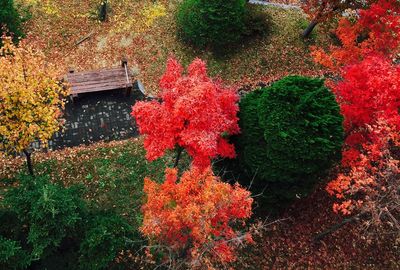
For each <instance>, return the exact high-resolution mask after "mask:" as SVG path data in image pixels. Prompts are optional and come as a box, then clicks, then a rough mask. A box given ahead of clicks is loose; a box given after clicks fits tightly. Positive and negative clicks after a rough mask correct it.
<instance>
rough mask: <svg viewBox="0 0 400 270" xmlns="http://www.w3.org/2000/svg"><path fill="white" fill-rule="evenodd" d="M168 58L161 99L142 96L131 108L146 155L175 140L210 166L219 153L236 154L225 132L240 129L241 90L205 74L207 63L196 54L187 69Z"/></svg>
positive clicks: (151, 157)
mask: <svg viewBox="0 0 400 270" xmlns="http://www.w3.org/2000/svg"><path fill="white" fill-rule="evenodd" d="M182 72H183V68H182V66H181V65H180V64H179V63H178V61H177V60H175V59H169V60H168V64H167V70H166V72H165V74H164V76H163V77H162V78H161V81H160V87H161V89H162V93H161V94H160V96H159V97H160V98H161V100H162V101H161V102H158V101H151V102H138V103H137V104H136V105H135V106H134V107H133V111H132V116H134V117H135V119H136V122H137V124H138V126H139V131H140V133H141V134H144V135H145V142H144V145H145V148H146V150H147V158H148V159H149V160H154V159H156V158H159V157H161V156H162V155H163V154H164V152H165V151H166V150H167V149H174V147H175V146H180V147H183V148H185V149H186V150H187V151H188V153H189V154H190V155H191V156H192V157H193V159H194V160H193V162H194V164H195V165H196V166H199V167H203V168H205V167H207V166H209V165H210V160H211V159H212V158H215V157H216V156H218V155H219V156H222V157H230V158H233V157H235V150H234V147H233V145H231V144H229V143H228V141H227V140H226V139H225V138H224V135H232V134H237V133H239V126H238V118H237V112H238V105H237V101H238V99H239V97H238V95H237V94H236V92H235V91H234V90H233V89H230V88H225V87H224V86H223V85H222V83H221V82H219V81H213V80H212V79H210V78H209V77H208V76H207V69H206V64H205V63H204V62H203V61H201V60H200V59H196V60H194V61H193V63H192V64H191V65H190V66H189V67H188V74H187V75H186V76H185V75H183V74H182Z"/></svg>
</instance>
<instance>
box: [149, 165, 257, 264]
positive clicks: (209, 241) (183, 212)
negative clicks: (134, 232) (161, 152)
mask: <svg viewBox="0 0 400 270" xmlns="http://www.w3.org/2000/svg"><path fill="white" fill-rule="evenodd" d="M165 174H166V176H165V182H164V183H163V184H157V183H155V182H153V181H151V180H150V179H148V178H146V179H145V185H144V191H145V193H146V194H147V202H146V204H145V205H144V206H143V212H144V220H143V226H142V227H141V231H142V233H143V234H144V235H146V236H148V237H149V238H150V239H153V240H156V241H157V243H158V244H161V245H167V246H169V247H170V248H171V249H173V250H174V251H177V252H178V253H182V252H184V253H185V252H187V253H188V254H183V256H185V255H189V256H190V257H191V261H192V262H193V261H198V260H200V259H201V258H200V257H202V256H203V255H204V254H207V253H211V255H213V257H214V258H215V259H216V260H218V261H220V262H230V261H233V260H234V259H235V255H234V246H235V240H236V242H238V241H239V242H243V241H247V242H251V236H250V235H249V234H243V235H240V233H239V232H238V231H236V230H234V229H233V228H232V225H233V224H238V225H244V221H245V220H246V219H247V218H249V217H250V215H251V205H252V202H253V199H252V198H251V197H250V192H249V191H247V190H245V189H243V188H241V187H240V186H239V185H238V184H237V185H235V186H234V187H232V186H231V185H229V184H227V183H223V182H221V181H220V180H219V179H218V178H217V177H215V176H214V175H213V173H212V171H211V169H210V168H209V169H207V170H199V169H197V168H193V169H192V170H191V171H188V172H185V173H184V174H183V176H182V177H181V178H180V180H179V182H178V177H177V171H176V170H175V169H166V171H165Z"/></svg>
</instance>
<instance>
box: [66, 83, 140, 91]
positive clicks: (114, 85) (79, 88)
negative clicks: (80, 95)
mask: <svg viewBox="0 0 400 270" xmlns="http://www.w3.org/2000/svg"><path fill="white" fill-rule="evenodd" d="M131 86H132V85H128V84H127V83H120V82H119V83H115V82H114V83H107V84H98V85H86V86H73V87H72V91H73V92H75V91H84V90H88V89H97V88H108V89H120V88H127V87H131Z"/></svg>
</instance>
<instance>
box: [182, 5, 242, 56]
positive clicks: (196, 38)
mask: <svg viewBox="0 0 400 270" xmlns="http://www.w3.org/2000/svg"><path fill="white" fill-rule="evenodd" d="M245 7H246V1H245V0H231V1H224V0H185V1H183V2H182V3H181V5H180V6H179V8H178V14H177V24H178V27H179V31H180V34H181V36H182V38H183V39H184V40H185V41H188V42H190V43H192V44H194V45H195V46H197V47H212V48H219V47H223V46H226V45H230V44H234V43H235V42H237V41H239V40H240V38H241V37H242V34H243V33H244V31H245V11H246V8H245Z"/></svg>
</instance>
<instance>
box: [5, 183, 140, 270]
mask: <svg viewBox="0 0 400 270" xmlns="http://www.w3.org/2000/svg"><path fill="white" fill-rule="evenodd" d="M19 179H20V181H21V182H20V184H19V186H18V187H16V188H13V189H11V190H10V191H8V192H7V193H6V196H5V201H4V208H3V210H2V212H1V213H0V224H1V226H0V246H1V247H2V252H0V262H1V265H7V266H8V269H23V268H25V267H27V266H29V265H31V266H34V267H37V268H39V269H93V270H95V269H107V267H109V266H110V264H111V263H112V262H113V260H114V259H115V257H116V256H117V254H118V252H120V251H121V250H123V249H124V248H126V247H127V239H131V240H133V231H134V230H133V228H131V226H130V225H129V224H128V223H127V221H126V220H125V219H124V218H123V217H122V216H120V215H117V214H115V213H113V212H112V211H101V212H98V211H96V210H95V209H94V208H93V209H92V208H91V207H89V205H88V204H87V203H86V202H85V201H84V200H83V199H82V198H81V196H80V194H81V191H80V189H81V187H80V186H72V187H70V188H65V187H62V186H60V185H58V184H53V183H51V182H50V181H49V178H48V177H47V176H40V177H36V178H33V177H27V176H21V177H20V178H19ZM54 267H57V268H54Z"/></svg>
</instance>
